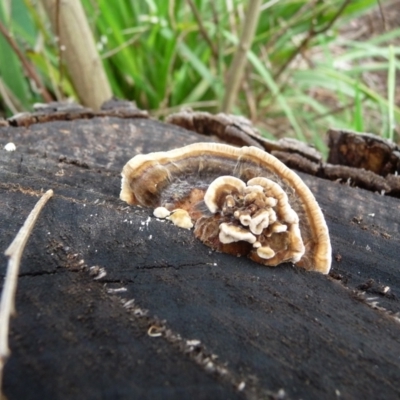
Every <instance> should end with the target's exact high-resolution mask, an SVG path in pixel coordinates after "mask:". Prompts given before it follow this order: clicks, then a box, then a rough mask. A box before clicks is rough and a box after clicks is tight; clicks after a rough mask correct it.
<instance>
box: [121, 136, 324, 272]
mask: <svg viewBox="0 0 400 400" xmlns="http://www.w3.org/2000/svg"><path fill="white" fill-rule="evenodd" d="M120 198H121V199H122V200H124V201H126V202H127V203H128V204H131V205H134V204H138V205H142V206H147V207H152V208H154V209H156V210H157V211H156V214H157V215H159V212H160V210H158V207H164V210H165V211H164V213H165V214H166V216H167V215H168V212H170V213H171V215H170V216H169V217H168V219H170V220H172V221H173V222H174V219H175V218H176V220H177V221H178V222H174V223H176V224H177V225H178V226H182V227H185V228H189V229H190V227H191V224H192V221H193V223H194V234H195V236H196V237H197V238H199V239H200V240H201V241H202V242H203V243H204V244H206V245H208V246H210V247H212V248H213V249H215V250H217V251H221V252H225V253H229V254H234V255H237V256H242V255H247V256H248V257H249V258H250V259H252V260H254V261H256V262H258V263H261V264H264V265H268V266H276V265H279V264H281V263H284V262H291V263H294V264H295V265H297V266H299V267H302V268H305V269H307V270H313V271H318V272H321V273H323V274H327V273H328V272H329V269H330V266H331V244H330V239H329V232H328V228H327V225H326V222H325V219H324V216H323V214H322V211H321V209H320V207H319V206H318V203H317V202H316V200H315V198H314V196H313V194H312V193H311V191H310V189H309V188H308V187H307V186H306V185H305V183H304V182H303V181H302V180H301V178H300V177H299V176H298V175H297V174H296V173H295V172H293V171H292V170H290V169H289V168H287V167H286V166H285V165H284V164H283V163H281V162H280V161H279V160H278V159H276V158H275V157H274V156H272V155H270V154H268V153H266V152H265V151H263V150H260V149H258V148H255V147H242V148H236V147H232V146H229V145H225V144H217V143H196V144H192V145H189V146H185V147H182V148H180V149H175V150H171V151H168V152H157V153H150V154H147V155H137V156H135V157H134V158H132V159H131V160H130V161H128V163H127V164H126V165H125V167H124V169H123V171H122V187H121V193H120ZM185 212H186V213H185ZM174 215H175V217H174ZM182 221H185V222H182Z"/></svg>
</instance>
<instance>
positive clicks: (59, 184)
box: [0, 104, 400, 400]
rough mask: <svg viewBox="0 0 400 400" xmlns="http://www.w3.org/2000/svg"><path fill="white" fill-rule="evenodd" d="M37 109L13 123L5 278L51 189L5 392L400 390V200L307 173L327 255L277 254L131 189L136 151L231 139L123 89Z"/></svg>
mask: <svg viewBox="0 0 400 400" xmlns="http://www.w3.org/2000/svg"><path fill="white" fill-rule="evenodd" d="M123 106H124V104H123ZM39 114H40V115H39ZM39 114H36V115H35V114H31V115H26V116H24V117H23V118H25V119H23V118H22V119H21V118H19V120H18V121H19V122H18V121H17V120H16V119H13V120H11V121H10V123H9V124H8V125H7V124H4V125H5V126H2V127H0V144H1V145H2V146H1V147H2V148H3V146H4V145H5V144H6V143H7V142H13V143H14V144H15V145H16V151H14V152H6V151H5V150H3V149H1V150H0V190H1V197H0V203H1V207H0V221H1V224H0V231H1V235H0V249H2V251H1V255H0V260H1V264H0V265H1V266H0V275H1V277H2V278H3V277H4V275H5V266H6V258H5V256H4V255H3V253H4V250H5V249H6V248H7V246H8V245H9V243H10V242H11V241H12V239H13V237H14V236H15V234H16V233H17V231H18V229H19V228H20V226H21V225H22V223H23V221H24V219H25V218H26V216H27V215H28V214H29V212H30V210H31V209H32V207H33V205H34V204H35V203H36V201H37V199H38V196H39V195H40V194H41V193H42V192H43V191H45V190H47V189H53V190H54V197H53V198H52V199H51V200H50V201H49V202H48V204H47V205H46V206H45V208H44V209H43V211H42V213H41V215H40V217H39V220H38V223H37V225H36V227H35V228H34V231H33V233H32V236H31V238H30V240H29V242H28V245H27V248H26V249H25V253H24V256H23V260H22V264H21V271H20V276H19V282H18V289H17V299H16V307H17V316H16V318H14V319H13V320H12V323H11V332H10V339H11V342H10V347H11V352H12V354H11V357H10V358H9V360H8V362H7V364H6V367H5V376H4V392H5V395H6V396H7V398H8V399H9V400H13V399H27V400H28V399H41V400H43V399H83V398H84V399H99V398H102V399H116V398H119V399H139V398H140V399H147V398H148V399H177V398H180V399H187V398H192V399H228V398H229V399H264V398H279V399H283V398H288V399H300V398H303V399H304V398H306V399H322V398H323V399H337V398H344V399H351V398H385V399H398V398H399V397H400V357H399V355H400V340H399V335H400V316H399V310H400V307H399V305H400V303H399V296H400V273H399V272H400V269H399V268H400V266H399V255H400V245H399V243H400V231H399V224H400V202H399V199H397V198H394V197H387V196H382V195H380V194H377V193H374V192H370V191H366V190H364V189H359V188H354V187H349V186H348V185H346V184H341V183H339V182H332V181H329V180H325V179H320V178H318V177H316V176H311V175H307V174H305V173H299V174H300V175H301V177H302V178H303V180H304V181H305V182H306V184H307V185H308V186H309V187H310V188H311V190H312V191H313V193H314V194H315V197H316V198H317V201H318V202H319V204H320V206H321V208H322V210H323V212H324V214H325V217H326V220H327V224H328V226H329V230H330V234H331V240H332V246H333V266H332V270H331V273H330V275H329V276H324V275H321V274H318V273H312V272H306V271H303V270H302V269H298V268H294V267H293V266H291V265H282V266H279V267H276V268H268V267H265V266H262V265H258V264H256V263H254V262H252V261H250V260H248V259H246V258H236V257H233V256H230V255H226V254H220V253H215V252H212V251H210V248H208V247H206V246H204V245H203V244H202V243H200V242H199V241H198V240H196V239H195V238H194V236H193V233H192V232H190V231H187V230H183V229H179V228H177V227H175V226H173V225H172V224H170V223H169V222H168V221H161V220H158V219H156V218H154V217H153V215H152V210H150V209H144V208H140V207H128V206H127V205H126V204H125V203H123V202H122V201H120V200H119V198H118V196H119V190H120V172H121V169H122V167H123V165H124V164H125V163H126V162H127V161H128V159H130V158H131V157H133V156H134V155H136V154H138V153H147V152H151V151H159V150H169V149H172V148H176V147H180V146H183V145H186V144H190V143H194V142H199V141H202V142H204V141H210V140H220V139H218V138H215V137H211V136H203V135H200V134H197V133H194V132H190V131H188V130H185V129H183V128H179V127H177V126H174V125H170V124H164V123H161V122H158V121H156V120H153V119H149V118H147V117H146V115H145V114H144V113H141V112H138V111H137V110H136V111H135V110H134V109H133V108H129V106H126V105H125V106H124V107H122V108H121V105H119V104H116V105H114V106H113V105H111V106H109V107H108V108H107V107H106V108H105V109H104V110H103V111H102V112H99V113H94V112H91V111H90V110H89V111H88V110H84V109H80V108H78V109H77V110H70V109H69V110H68V109H67V110H64V111H60V110H59V109H57V107H55V108H54V109H45V110H42V111H41V112H40V113H39ZM21 121H22V123H21Z"/></svg>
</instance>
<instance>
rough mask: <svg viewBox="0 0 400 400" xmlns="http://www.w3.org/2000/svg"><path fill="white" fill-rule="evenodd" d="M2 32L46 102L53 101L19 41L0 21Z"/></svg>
mask: <svg viewBox="0 0 400 400" xmlns="http://www.w3.org/2000/svg"><path fill="white" fill-rule="evenodd" d="M0 33H1V34H2V35H3V36H4V39H6V40H7V42H8V44H9V45H10V47H11V48H12V49H13V50H14V53H15V54H16V55H17V57H18V58H19V60H20V61H21V64H22V67H23V68H24V71H25V73H26V75H27V76H28V77H29V78H30V79H32V80H33V81H34V82H35V85H36V86H37V88H38V91H39V93H40V94H41V95H42V96H43V99H44V101H46V102H51V101H53V98H52V96H51V94H50V93H49V92H48V91H47V89H46V87H45V86H44V85H43V83H42V81H41V80H40V77H39V75H38V74H37V73H36V70H35V68H34V67H33V66H32V65H31V63H30V62H29V60H28V59H27V58H26V57H25V55H24V53H23V52H22V51H21V49H20V48H19V47H18V44H17V42H16V41H15V40H14V38H13V37H12V36H11V34H10V32H8V30H7V28H6V27H5V26H4V25H3V24H2V23H1V22H0Z"/></svg>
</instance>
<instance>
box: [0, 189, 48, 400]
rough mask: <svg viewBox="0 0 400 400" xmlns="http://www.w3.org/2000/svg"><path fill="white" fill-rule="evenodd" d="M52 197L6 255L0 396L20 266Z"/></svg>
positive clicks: (35, 211)
mask: <svg viewBox="0 0 400 400" xmlns="http://www.w3.org/2000/svg"><path fill="white" fill-rule="evenodd" d="M51 196H53V191H52V190H51V189H50V190H48V191H47V192H46V193H45V194H44V195H43V196H42V197H41V198H40V200H39V201H38V202H37V203H36V205H35V207H34V208H33V210H32V211H31V213H30V214H29V215H28V218H27V219H26V220H25V223H24V225H22V227H21V229H20V230H19V232H18V233H17V236H15V238H14V240H13V241H12V243H11V244H10V246H8V248H7V250H6V251H5V253H4V254H5V255H6V256H7V257H9V260H8V266H7V274H6V277H5V280H4V286H3V292H2V293H1V302H0V396H1V395H2V379H3V368H4V365H5V363H6V360H7V358H8V357H9V355H10V349H9V348H8V330H9V324H10V318H11V316H13V315H14V314H15V293H16V290H17V280H18V272H19V264H20V261H21V257H22V253H23V251H24V248H25V245H26V242H27V241H28V238H29V235H30V234H31V232H32V229H33V227H34V226H35V223H36V220H37V218H38V216H39V214H40V211H41V210H42V208H43V206H44V205H45V204H46V203H47V201H48V200H49V199H50V197H51Z"/></svg>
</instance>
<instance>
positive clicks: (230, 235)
mask: <svg viewBox="0 0 400 400" xmlns="http://www.w3.org/2000/svg"><path fill="white" fill-rule="evenodd" d="M219 240H220V242H221V243H225V244H227V243H234V242H239V241H241V240H243V241H245V242H249V243H251V244H253V243H255V241H256V237H255V236H254V235H253V234H252V233H250V232H249V231H247V230H246V229H243V228H241V227H240V226H235V225H230V224H228V223H226V222H223V223H222V224H220V226H219Z"/></svg>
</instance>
